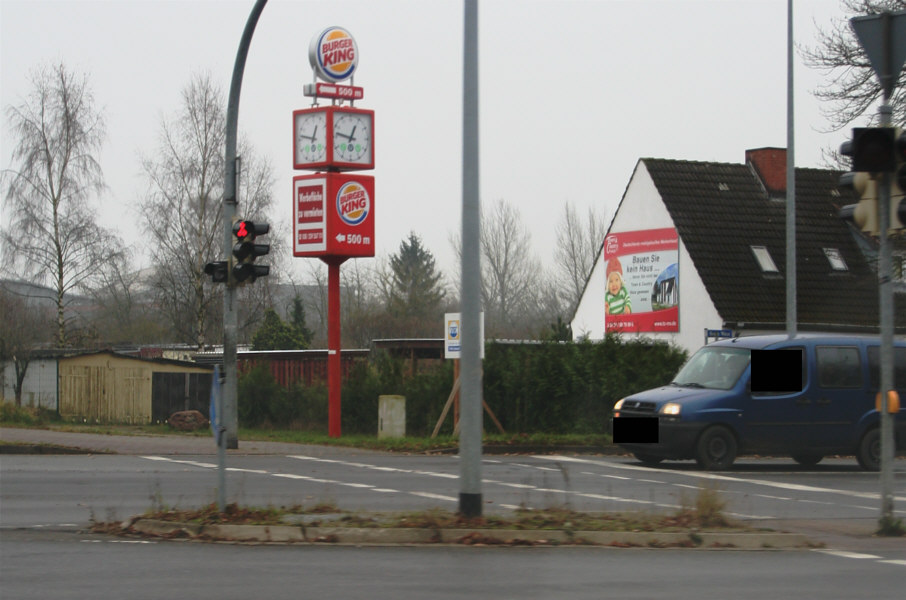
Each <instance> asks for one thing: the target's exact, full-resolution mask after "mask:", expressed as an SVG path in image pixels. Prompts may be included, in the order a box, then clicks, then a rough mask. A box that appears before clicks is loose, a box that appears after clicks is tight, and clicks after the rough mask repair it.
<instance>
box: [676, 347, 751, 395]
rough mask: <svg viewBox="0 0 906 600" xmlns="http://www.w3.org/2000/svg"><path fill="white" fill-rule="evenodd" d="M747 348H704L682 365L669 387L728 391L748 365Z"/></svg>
mask: <svg viewBox="0 0 906 600" xmlns="http://www.w3.org/2000/svg"><path fill="white" fill-rule="evenodd" d="M750 358H751V353H750V351H749V349H748V348H730V347H726V346H717V347H705V348H702V349H701V350H699V351H698V352H696V353H695V354H694V355H692V358H690V359H689V361H688V362H687V363H686V364H685V365H683V368H682V369H680V370H679V373H677V374H676V377H675V378H674V379H673V381H672V382H671V385H677V386H680V387H695V388H708V389H714V390H729V389H730V388H732V387H733V386H734V385H736V382H737V381H738V380H739V377H740V375H742V372H743V371H745V370H746V367H747V366H748V364H749V359H750Z"/></svg>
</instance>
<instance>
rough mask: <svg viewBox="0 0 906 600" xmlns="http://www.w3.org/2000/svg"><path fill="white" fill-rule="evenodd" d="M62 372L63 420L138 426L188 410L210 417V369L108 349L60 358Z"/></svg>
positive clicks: (59, 368)
mask: <svg viewBox="0 0 906 600" xmlns="http://www.w3.org/2000/svg"><path fill="white" fill-rule="evenodd" d="M58 371H59V411H60V416H61V417H63V418H64V419H73V420H83V421H88V422H91V423H134V424H139V423H151V422H162V421H164V420H166V418H167V417H168V416H169V415H170V414H171V413H172V412H175V410H186V409H195V410H199V411H201V412H202V414H204V415H205V416H208V402H209V401H208V397H209V394H210V389H211V388H210V386H211V373H212V368H211V367H208V366H204V365H197V364H194V363H190V362H183V361H175V360H166V359H144V358H137V357H133V356H127V355H123V354H117V353H115V352H111V351H109V350H104V351H100V352H92V353H87V354H79V355H74V356H67V357H63V358H60V359H59V362H58Z"/></svg>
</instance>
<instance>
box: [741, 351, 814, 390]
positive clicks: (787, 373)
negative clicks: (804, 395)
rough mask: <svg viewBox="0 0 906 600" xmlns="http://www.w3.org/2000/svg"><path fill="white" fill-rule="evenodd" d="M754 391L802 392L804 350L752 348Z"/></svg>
mask: <svg viewBox="0 0 906 600" xmlns="http://www.w3.org/2000/svg"><path fill="white" fill-rule="evenodd" d="M752 391H753V392H770V393H781V392H788V393H791V392H801V391H802V350H800V349H793V350H752Z"/></svg>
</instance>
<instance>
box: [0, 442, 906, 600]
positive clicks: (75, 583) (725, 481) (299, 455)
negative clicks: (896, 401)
mask: <svg viewBox="0 0 906 600" xmlns="http://www.w3.org/2000/svg"><path fill="white" fill-rule="evenodd" d="M8 431H9V430H5V429H4V430H2V431H0V439H9V435H8V434H7V432H8ZM20 435H21V434H20ZM71 435H77V434H71ZM98 437H100V438H103V437H105V436H98ZM106 437H107V438H108V439H106V440H100V441H105V442H107V446H108V449H111V448H110V446H118V450H117V451H120V452H123V451H128V452H133V453H128V454H116V455H100V454H93V455H3V456H0V580H2V582H3V583H2V596H3V597H4V598H46V597H55V598H119V597H129V598H160V597H187V598H209V597H215V596H216V597H218V598H250V597H266V598H282V597H293V598H299V597H302V598H306V597H324V596H325V595H326V594H331V595H332V596H334V597H339V598H359V597H362V598H364V597H368V598H390V597H392V598H395V599H396V598H403V599H405V598H416V597H417V598H424V597H432V598H435V597H436V598H445V597H457V598H458V597H463V596H465V595H467V594H468V595H471V596H475V597H480V598H491V597H494V598H499V597H504V598H507V597H520V598H535V597H538V598H541V597H543V598H550V597H569V598H585V597H589V598H590V597H594V598H600V597H615V598H726V597H734V598H736V597H738V598H756V597H757V598H759V599H761V598H764V597H804V598H809V597H820V598H822V599H829V598H847V600H851V599H852V598H860V597H871V598H899V597H901V592H902V589H901V588H902V585H901V584H902V582H903V581H904V575H906V570H904V569H906V539H903V538H899V539H890V538H886V539H879V538H875V537H872V536H871V531H872V530H873V528H874V526H875V523H876V519H877V516H878V511H879V504H880V501H879V498H878V477H877V474H871V473H865V472H863V471H860V470H859V469H858V467H856V465H855V461H854V460H852V459H847V458H844V459H830V460H827V461H825V462H822V463H821V464H819V465H818V466H817V467H813V468H810V469H804V468H801V467H798V466H796V465H795V464H794V463H792V462H791V461H789V460H782V459H753V458H744V459H742V460H741V461H740V463H739V464H738V465H735V466H734V469H733V470H731V471H727V472H723V473H719V474H717V473H706V472H703V471H699V470H697V469H695V468H693V466H692V464H691V463H675V464H673V465H667V466H665V467H664V468H657V469H652V468H648V467H645V466H643V465H641V464H639V463H638V462H636V461H635V460H634V459H632V458H629V457H614V456H608V457H601V456H544V455H535V456H532V455H529V456H524V455H522V456H486V457H485V459H484V461H483V464H482V477H483V480H484V484H483V498H484V500H485V508H486V511H487V512H496V511H508V510H511V509H512V508H514V507H516V506H528V507H535V508H544V507H550V506H570V507H572V508H575V509H579V510H596V511H597V510H644V511H650V512H661V511H666V512H669V511H672V510H675V509H676V507H677V506H679V505H680V504H681V503H682V502H683V501H684V497H685V498H686V499H691V498H694V496H695V495H696V494H697V493H698V490H699V486H700V485H711V486H715V487H716V489H718V491H719V493H720V495H721V497H722V498H723V499H725V500H726V501H727V503H728V505H727V508H726V512H728V513H729V514H730V515H731V516H733V517H734V518H737V519H740V520H744V521H748V522H750V523H754V524H759V525H764V526H766V527H771V528H773V529H779V530H783V529H787V530H795V531H806V532H808V533H810V534H814V537H815V538H816V539H818V541H823V542H824V543H825V544H826V545H827V547H826V548H824V549H821V550H795V551H784V552H771V551H760V552H743V551H706V550H696V551H679V550H639V549H634V550H625V549H623V550H621V549H612V548H556V549H543V548H506V549H502V548H494V549H481V548H451V547H421V548H405V547H401V548H335V547H276V546H243V545H229V544H200V543H190V542H153V543H134V542H136V541H135V540H120V539H114V538H109V537H104V536H97V535H93V534H88V533H85V526H86V525H87V523H88V522H89V521H90V520H91V519H92V518H94V519H98V520H104V521H106V520H119V519H125V518H127V517H129V516H132V515H135V514H139V513H142V512H144V511H145V510H147V509H149V508H154V507H157V506H170V507H173V506H176V507H192V506H198V505H200V504H204V503H208V502H213V501H214V500H215V498H216V485H217V473H216V470H217V465H216V462H217V460H216V456H214V455H213V454H212V453H210V452H209V450H208V449H207V447H205V446H203V444H208V446H212V444H210V442H209V441H206V440H201V439H199V440H197V441H191V442H190V443H185V445H182V446H180V444H183V443H184V442H181V441H174V439H173V438H170V439H169V440H168V439H166V438H164V439H154V440H149V439H144V440H132V441H129V440H123V439H120V438H110V436H106ZM77 439H81V440H83V441H84V440H85V439H86V438H77ZM100 441H98V443H100ZM92 443H94V441H92ZM130 444H131V445H132V448H131V450H128V449H126V446H129V445H130ZM240 450H242V444H240ZM187 451H188V452H193V451H194V452H197V454H185V453H183V452H187ZM458 461H459V459H458V458H457V457H456V456H423V455H412V456H405V455H390V454H385V453H375V452H367V451H356V450H349V449H331V448H323V447H311V446H293V445H276V446H273V447H271V446H267V447H265V446H256V447H255V449H254V450H253V451H251V452H238V453H237V452H233V453H231V454H230V456H229V457H228V459H227V466H228V473H227V476H228V479H227V481H228V483H227V492H228V500H230V501H238V502H240V503H244V504H257V505H268V504H270V505H277V506H279V505H290V504H299V503H301V504H303V505H310V504H314V503H317V502H322V501H329V502H334V503H336V504H337V505H339V506H340V507H341V508H349V509H372V510H407V509H415V508H430V507H438V506H439V507H444V508H449V509H451V510H455V509H456V507H457V498H458V491H459V490H458V479H457V478H458V473H459V462H458ZM896 471H897V473H896V477H895V488H896V490H895V494H896V499H895V506H896V507H897V516H898V517H900V518H906V461H903V460H898V461H897V465H896ZM869 584H870V588H869V587H868V586H869ZM793 594H795V596H793Z"/></svg>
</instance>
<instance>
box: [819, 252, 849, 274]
mask: <svg viewBox="0 0 906 600" xmlns="http://www.w3.org/2000/svg"><path fill="white" fill-rule="evenodd" d="M824 256H826V257H827V262H829V263H830V266H831V269H833V270H834V271H849V267H847V266H846V261H845V260H843V255H842V254H840V250H838V249H837V248H824Z"/></svg>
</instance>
